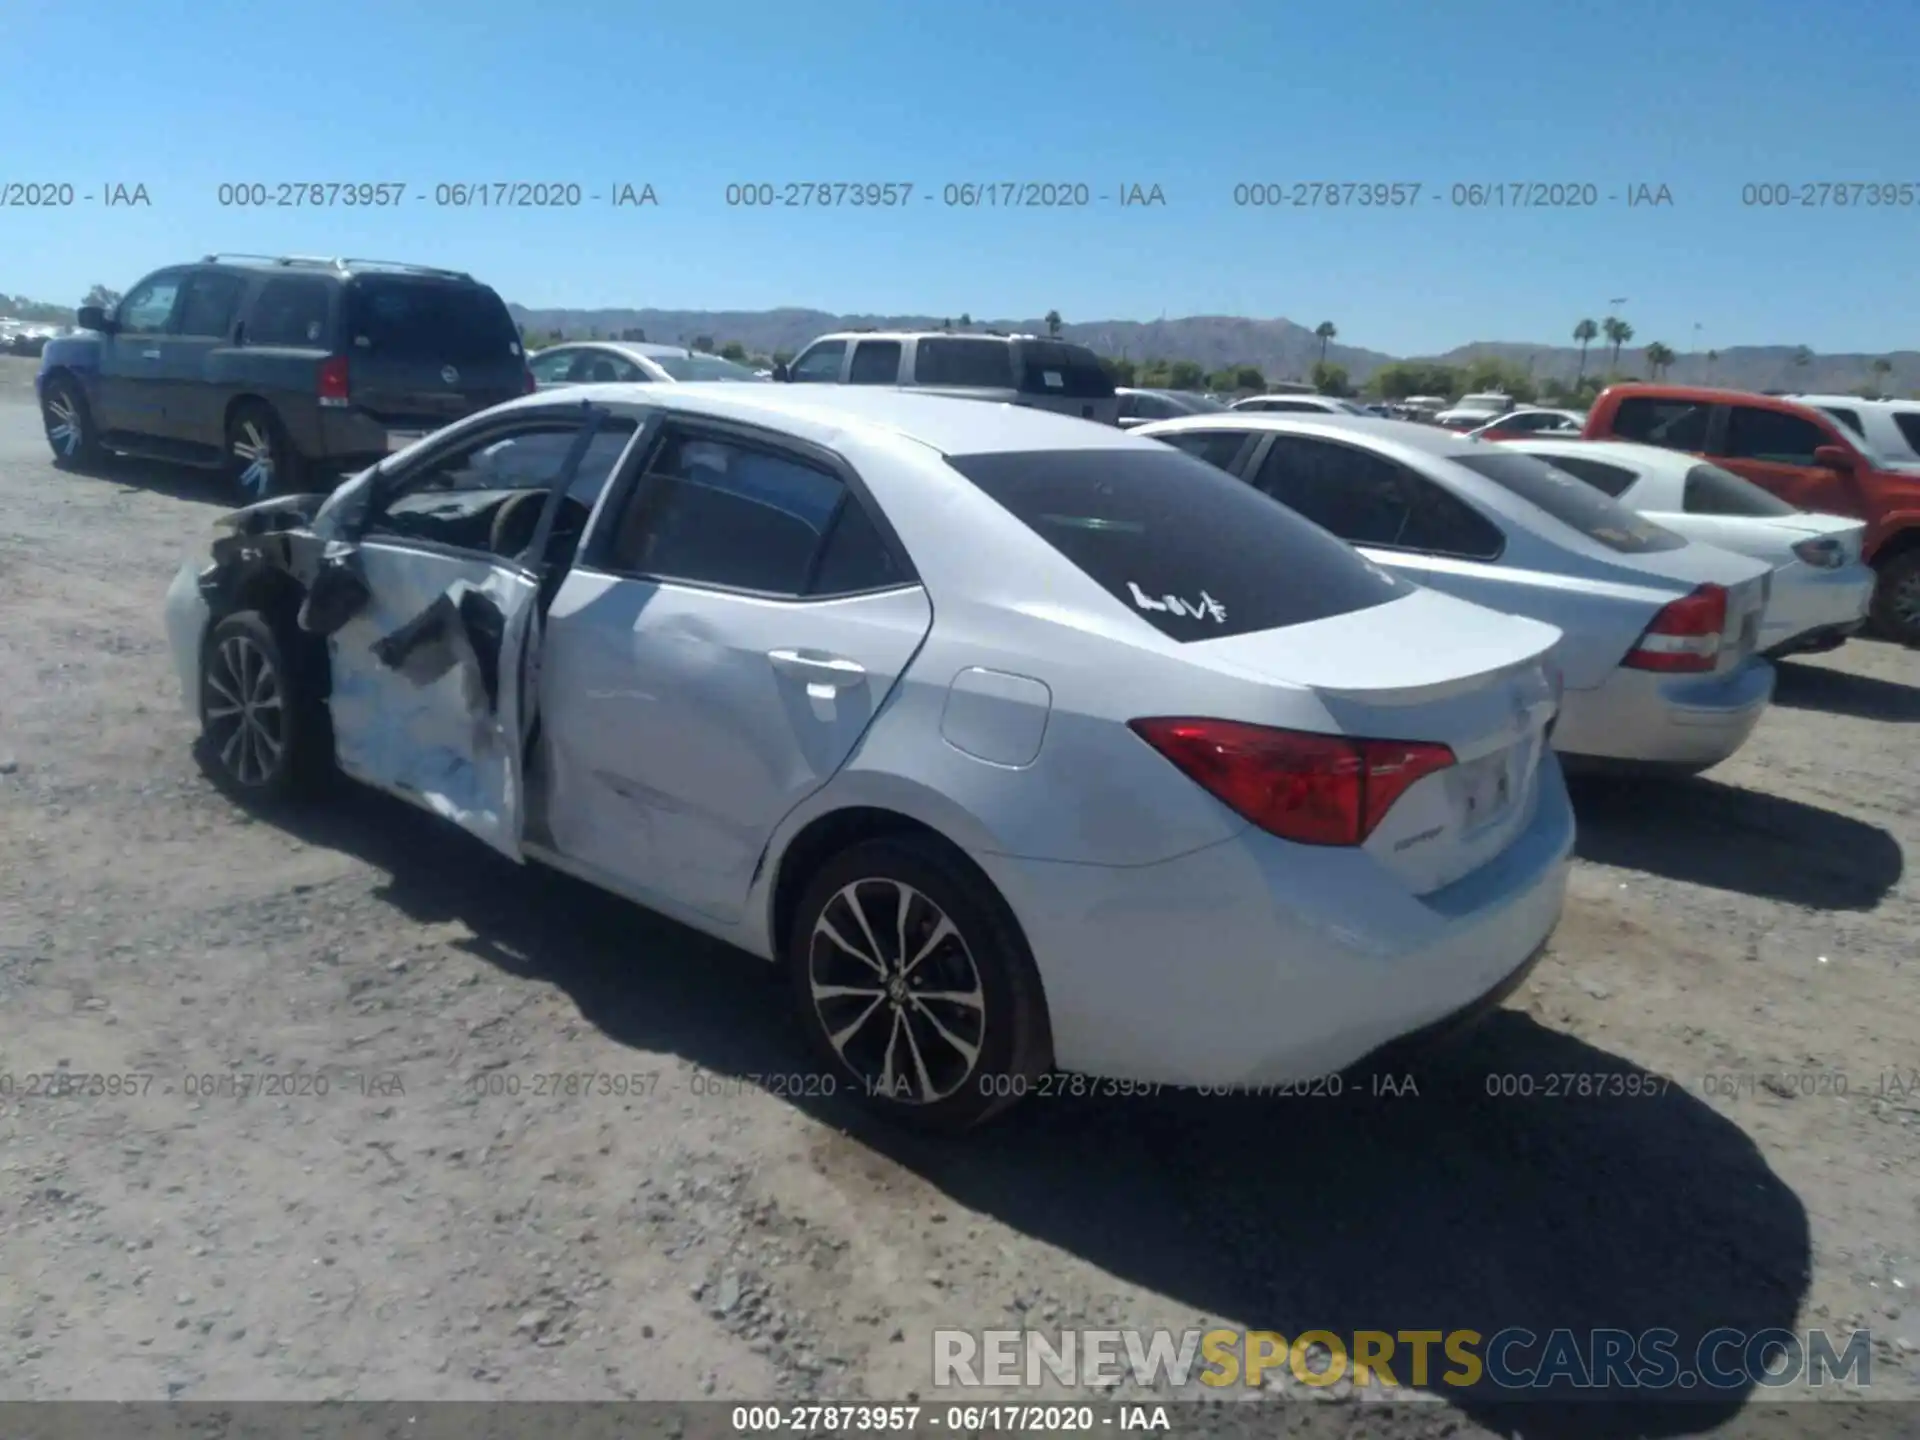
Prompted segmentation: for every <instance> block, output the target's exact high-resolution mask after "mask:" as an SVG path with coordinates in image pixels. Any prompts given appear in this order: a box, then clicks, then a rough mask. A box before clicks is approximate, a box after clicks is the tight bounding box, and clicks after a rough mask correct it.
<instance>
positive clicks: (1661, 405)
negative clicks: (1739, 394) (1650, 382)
mask: <svg viewBox="0 0 1920 1440" xmlns="http://www.w3.org/2000/svg"><path fill="white" fill-rule="evenodd" d="M1711 410H1712V407H1711V406H1709V405H1703V404H1701V403H1700V402H1699V401H1697V400H1660V399H1655V398H1653V397H1652V396H1647V395H1630V396H1628V397H1627V398H1626V399H1624V400H1622V401H1621V402H1620V406H1619V408H1618V409H1617V410H1615V411H1614V412H1613V433H1614V434H1615V435H1618V436H1619V437H1620V438H1621V439H1623V440H1638V441H1639V442H1640V443H1641V444H1643V445H1660V446H1663V447H1665V448H1666V449H1668V450H1704V449H1706V448H1707V419H1708V416H1709V414H1710V413H1711Z"/></svg>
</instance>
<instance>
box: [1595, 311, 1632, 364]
mask: <svg viewBox="0 0 1920 1440" xmlns="http://www.w3.org/2000/svg"><path fill="white" fill-rule="evenodd" d="M1600 329H1601V330H1602V331H1603V332H1604V333H1605V334H1606V337H1607V343H1608V344H1609V345H1611V346H1613V360H1612V362H1611V363H1610V364H1609V365H1608V366H1607V370H1608V372H1609V373H1617V372H1618V371H1619V369H1620V347H1621V346H1622V345H1624V344H1626V343H1627V341H1629V340H1631V339H1632V338H1633V326H1631V325H1629V324H1628V323H1627V322H1626V321H1624V320H1622V319H1619V318H1618V317H1617V316H1613V315H1609V316H1608V317H1607V318H1606V321H1605V323H1604V324H1602V325H1601V327H1600Z"/></svg>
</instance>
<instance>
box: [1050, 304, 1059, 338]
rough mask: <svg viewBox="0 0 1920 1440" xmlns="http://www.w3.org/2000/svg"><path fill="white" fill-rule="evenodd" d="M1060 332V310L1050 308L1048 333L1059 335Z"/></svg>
mask: <svg viewBox="0 0 1920 1440" xmlns="http://www.w3.org/2000/svg"><path fill="white" fill-rule="evenodd" d="M1059 333H1060V312H1059V311H1058V310H1049V311H1048V312H1047V334H1049V335H1058V334H1059Z"/></svg>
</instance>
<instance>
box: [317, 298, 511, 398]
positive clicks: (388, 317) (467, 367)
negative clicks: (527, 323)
mask: <svg viewBox="0 0 1920 1440" xmlns="http://www.w3.org/2000/svg"><path fill="white" fill-rule="evenodd" d="M345 334H346V344H345V346H344V347H343V348H344V352H345V354H346V356H347V382H348V387H349V394H350V400H351V403H352V404H353V405H354V406H355V407H356V408H357V409H359V410H361V411H363V412H365V413H366V414H368V415H370V416H371V417H372V418H373V419H375V420H376V421H378V422H380V423H381V424H383V425H386V426H388V427H389V428H390V429H395V430H433V429H437V428H439V427H440V426H442V425H446V424H449V423H450V422H452V421H454V420H458V419H461V418H462V417H464V416H467V415H471V414H473V413H474V412H475V411H477V410H484V409H486V408H487V407H488V406H490V405H498V404H500V403H501V402H502V401H505V400H511V399H514V398H515V397H517V396H519V395H520V394H522V393H523V392H524V390H525V386H526V359H525V357H524V356H523V355H522V353H521V350H520V336H519V330H518V328H517V327H516V326H515V325H514V323H513V317H512V316H511V315H510V314H509V313H508V311H507V307H506V305H505V304H504V303H502V301H501V299H500V297H499V296H498V295H496V294H495V293H494V292H493V291H492V290H490V289H488V288H487V287H486V286H484V285H476V284H474V283H472V282H471V281H457V280H446V279H439V278H429V277H424V276H416V275H365V276H360V277H358V278H356V279H355V280H354V281H353V282H352V283H351V284H350V285H349V286H348V287H347V298H346V327H345Z"/></svg>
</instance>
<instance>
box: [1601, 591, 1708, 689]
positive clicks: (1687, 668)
mask: <svg viewBox="0 0 1920 1440" xmlns="http://www.w3.org/2000/svg"><path fill="white" fill-rule="evenodd" d="M1726 628H1727V592H1726V591H1725V590H1724V589H1722V588H1721V587H1720V586H1718V585H1702V586H1701V587H1700V588H1699V589H1698V590H1695V591H1694V592H1693V593H1692V594H1691V595H1688V596H1685V597H1683V598H1682V599H1679V600H1676V601H1674V602H1673V603H1672V604H1671V605H1669V606H1667V607H1666V608H1665V609H1663V610H1662V611H1661V612H1660V613H1659V614H1658V615H1656V616H1654V617H1653V623H1652V624H1651V625H1649V626H1648V627H1647V633H1646V634H1644V635H1642V636H1641V637H1640V643H1639V644H1638V645H1635V646H1634V647H1633V649H1631V650H1629V651H1628V652H1627V658H1626V659H1625V660H1624V661H1622V662H1621V663H1622V664H1624V665H1626V666H1628V667H1629V668H1631V669H1634V670H1659V671H1663V672H1664V673H1666V674H1669V675H1672V674H1697V673H1699V672H1701V671H1705V670H1711V669H1713V667H1714V666H1715V665H1717V664H1719V662H1720V635H1721V632H1722V631H1724V630H1725V629H1726Z"/></svg>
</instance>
